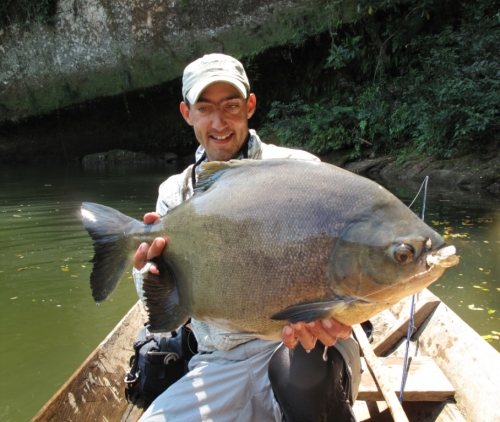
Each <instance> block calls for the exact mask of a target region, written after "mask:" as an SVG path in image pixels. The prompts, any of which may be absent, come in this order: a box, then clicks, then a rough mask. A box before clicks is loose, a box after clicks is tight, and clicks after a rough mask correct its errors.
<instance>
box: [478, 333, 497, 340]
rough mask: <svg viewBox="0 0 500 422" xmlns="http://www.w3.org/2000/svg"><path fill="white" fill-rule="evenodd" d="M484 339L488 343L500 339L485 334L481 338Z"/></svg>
mask: <svg viewBox="0 0 500 422" xmlns="http://www.w3.org/2000/svg"><path fill="white" fill-rule="evenodd" d="M481 337H482V338H484V339H485V340H486V341H492V340H498V339H500V337H498V336H492V335H491V334H485V335H484V336H481Z"/></svg>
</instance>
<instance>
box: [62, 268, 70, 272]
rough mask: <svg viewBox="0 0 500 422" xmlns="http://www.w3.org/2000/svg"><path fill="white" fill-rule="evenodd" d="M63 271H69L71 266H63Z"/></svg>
mask: <svg viewBox="0 0 500 422" xmlns="http://www.w3.org/2000/svg"><path fill="white" fill-rule="evenodd" d="M61 271H64V272H67V271H69V268H68V267H61Z"/></svg>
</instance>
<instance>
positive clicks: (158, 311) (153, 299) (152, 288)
mask: <svg viewBox="0 0 500 422" xmlns="http://www.w3.org/2000/svg"><path fill="white" fill-rule="evenodd" d="M153 262H154V263H155V265H156V267H157V268H158V270H159V274H153V273H151V272H147V273H146V274H145V275H144V276H143V285H142V288H143V291H144V297H145V299H146V308H147V311H148V316H149V326H148V330H149V331H150V332H152V333H159V332H167V331H173V330H176V329H177V328H179V327H180V326H181V325H183V324H184V323H185V322H186V321H187V320H188V319H189V315H188V313H187V312H186V310H185V309H184V308H183V307H182V306H181V305H180V304H179V295H178V292H177V288H176V286H175V281H174V278H173V276H172V274H171V272H170V270H169V269H168V266H167V265H166V263H165V262H164V261H163V260H162V259H161V258H159V259H156V260H154V261H153Z"/></svg>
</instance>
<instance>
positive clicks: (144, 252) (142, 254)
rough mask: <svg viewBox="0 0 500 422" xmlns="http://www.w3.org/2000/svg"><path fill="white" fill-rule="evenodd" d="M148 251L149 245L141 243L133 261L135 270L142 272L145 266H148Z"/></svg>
mask: <svg viewBox="0 0 500 422" xmlns="http://www.w3.org/2000/svg"><path fill="white" fill-rule="evenodd" d="M148 250H149V244H147V243H141V244H140V245H139V248H137V251H136V253H135V255H134V258H133V259H132V262H133V264H134V268H135V269H137V270H140V269H141V268H142V267H144V265H145V264H146V260H147V259H148Z"/></svg>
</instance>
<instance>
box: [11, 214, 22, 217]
mask: <svg viewBox="0 0 500 422" xmlns="http://www.w3.org/2000/svg"><path fill="white" fill-rule="evenodd" d="M12 217H16V218H20V217H21V216H20V215H17V214H14V215H13V216H12Z"/></svg>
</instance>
